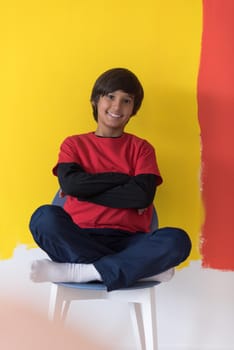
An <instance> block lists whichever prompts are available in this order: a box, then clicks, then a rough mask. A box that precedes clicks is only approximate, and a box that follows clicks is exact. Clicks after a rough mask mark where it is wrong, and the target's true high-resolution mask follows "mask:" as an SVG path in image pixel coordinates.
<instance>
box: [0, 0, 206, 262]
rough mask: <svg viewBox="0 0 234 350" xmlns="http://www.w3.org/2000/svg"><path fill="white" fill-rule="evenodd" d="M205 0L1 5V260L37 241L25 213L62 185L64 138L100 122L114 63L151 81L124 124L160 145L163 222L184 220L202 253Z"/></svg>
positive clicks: (159, 199) (196, 255) (14, 0)
mask: <svg viewBox="0 0 234 350" xmlns="http://www.w3.org/2000/svg"><path fill="white" fill-rule="evenodd" d="M201 22H202V3H201V1H193V2H192V1H187V0H177V1H174V0H161V1H160V0H154V1H153V0H152V1H150V0H146V1H144V2H142V1H139V0H134V1H133V0H130V1H128V2H126V1H123V0H120V1H118V2H113V3H111V2H109V1H101V0H100V1H94V0H91V1H79V0H76V1H75V0H74V1H72V0H70V1H69V0H66V1H65V0H64V1H62V0H56V1H53V0H46V1H45V0H41V1H40V2H39V1H38V2H32V1H27V0H21V1H17V0H12V1H10V2H7V1H5V3H4V1H3V2H2V3H1V5H0V32H1V36H2V38H1V55H0V76H1V87H0V100H1V102H0V116H1V128H0V152H1V153H0V159H1V171H0V186H1V201H0V211H1V220H0V225H1V226H0V258H2V259H5V258H10V257H11V256H12V253H13V250H14V248H15V247H16V246H17V245H18V244H26V245H27V246H28V247H32V246H35V245H34V243H33V241H32V239H31V236H30V233H29V230H28V221H29V218H30V215H31V213H32V212H33V210H34V209H35V208H36V207H38V206H39V205H41V204H45V203H50V202H51V199H52V198H53V196H54V194H55V191H56V190H57V187H58V185H57V180H56V178H54V177H53V176H52V174H51V168H52V166H53V165H54V163H55V162H56V160H57V153H58V149H59V145H60V143H61V141H62V140H63V139H64V138H65V137H66V136H67V135H69V134H74V133H82V132H86V131H89V130H92V129H95V122H94V121H93V118H92V115H91V107H90V104H89V95H90V91H91V88H92V86H93V83H94V80H95V79H96V77H97V76H98V75H99V74H101V73H102V72H103V71H104V70H106V69H109V68H112V67H119V66H121V67H126V68H129V69H131V70H133V71H134V72H135V73H136V75H137V76H138V77H139V79H140V80H141V82H142V84H143V85H144V89H145V100H144V103H143V106H142V108H141V110H140V112H139V113H138V114H137V116H136V117H135V118H133V119H132V121H131V122H130V124H129V126H128V128H127V131H129V132H133V133H136V134H138V135H139V136H141V137H143V138H147V139H148V140H149V141H150V142H151V143H152V144H153V145H154V146H155V148H156V151H157V157H158V162H159V166H160V169H161V172H162V175H163V178H164V184H163V186H161V187H160V188H159V190H158V192H157V198H156V205H157V211H158V214H159V219H160V225H161V226H163V225H174V226H180V227H183V228H185V229H186V230H187V231H188V232H189V234H190V236H191V238H192V240H193V251H192V254H191V257H190V259H198V258H199V250H198V247H199V233H200V227H201V225H202V207H201V199H200V185H199V173H200V140H199V127H198V121H197V104H196V84H197V74H198V66H199V56H200V44H201V25H202V24H201Z"/></svg>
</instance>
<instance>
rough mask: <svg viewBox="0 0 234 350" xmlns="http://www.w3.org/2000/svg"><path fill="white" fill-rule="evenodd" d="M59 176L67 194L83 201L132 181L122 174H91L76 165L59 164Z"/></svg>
mask: <svg viewBox="0 0 234 350" xmlns="http://www.w3.org/2000/svg"><path fill="white" fill-rule="evenodd" d="M57 175H58V179H59V184H60V186H61V188H62V190H63V192H64V193H65V194H68V195H70V196H74V197H77V198H81V197H82V198H83V199H88V198H90V197H93V196H96V195H99V194H102V193H104V192H105V191H107V190H109V189H113V188H115V187H117V186H120V185H123V184H125V183H127V182H128V181H129V179H130V176H128V175H126V174H122V173H114V172H103V173H97V174H90V173H87V172H85V171H84V170H83V169H82V167H81V166H80V165H78V164H76V163H60V164H58V167H57Z"/></svg>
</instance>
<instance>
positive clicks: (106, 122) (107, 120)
mask: <svg viewBox="0 0 234 350" xmlns="http://www.w3.org/2000/svg"><path fill="white" fill-rule="evenodd" d="M133 107H134V96H132V95H129V94H128V93H126V92H124V91H122V90H116V91H114V92H110V93H108V94H107V95H104V96H101V97H100V98H99V100H98V103H97V112H98V126H97V130H96V134H97V135H99V136H106V137H108V136H109V137H111V136H112V137H113V136H120V135H121V134H122V133H123V130H124V127H125V125H126V124H127V123H128V121H129V119H130V118H131V116H132V113H133Z"/></svg>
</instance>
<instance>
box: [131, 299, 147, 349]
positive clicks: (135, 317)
mask: <svg viewBox="0 0 234 350" xmlns="http://www.w3.org/2000/svg"><path fill="white" fill-rule="evenodd" d="M129 307H130V315H131V320H132V326H133V332H134V336H135V344H136V350H144V344H145V335H144V327H143V320H142V314H141V307H140V304H139V303H129Z"/></svg>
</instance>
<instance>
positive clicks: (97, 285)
mask: <svg viewBox="0 0 234 350" xmlns="http://www.w3.org/2000/svg"><path fill="white" fill-rule="evenodd" d="M160 283H161V282H157V281H138V282H136V283H135V284H134V285H132V286H131V287H128V288H120V289H118V290H132V289H141V288H151V287H153V286H155V285H157V284H160ZM56 284H57V285H60V286H64V287H67V288H75V289H86V290H105V291H107V288H106V286H105V284H103V283H102V282H96V281H95V282H88V283H77V282H59V283H56Z"/></svg>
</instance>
